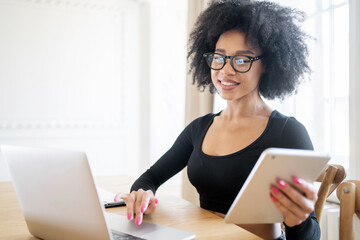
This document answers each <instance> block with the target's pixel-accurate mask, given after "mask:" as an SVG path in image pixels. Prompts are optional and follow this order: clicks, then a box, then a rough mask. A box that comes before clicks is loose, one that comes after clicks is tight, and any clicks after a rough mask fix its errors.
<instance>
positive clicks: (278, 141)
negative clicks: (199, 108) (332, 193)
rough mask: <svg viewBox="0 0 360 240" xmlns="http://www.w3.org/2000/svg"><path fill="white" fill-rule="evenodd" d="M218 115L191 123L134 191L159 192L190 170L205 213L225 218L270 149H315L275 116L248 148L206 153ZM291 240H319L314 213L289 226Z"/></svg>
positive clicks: (289, 121) (288, 121)
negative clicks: (205, 142)
mask: <svg viewBox="0 0 360 240" xmlns="http://www.w3.org/2000/svg"><path fill="white" fill-rule="evenodd" d="M219 114H220V113H218V114H212V113H211V114H207V115H205V116H203V117H200V118H198V119H196V120H194V121H193V122H192V123H190V124H189V125H188V126H187V127H186V128H185V129H184V130H183V132H182V133H181V134H180V135H179V136H178V138H177V139H176V141H175V143H174V145H173V146H172V147H171V148H170V149H169V150H168V151H167V152H166V153H165V154H164V155H163V156H162V157H161V158H160V159H159V160H158V161H157V162H156V163H155V164H154V165H153V166H151V167H150V168H149V169H148V170H147V171H146V172H145V173H144V174H142V175H141V176H140V177H139V178H138V179H137V180H136V181H135V183H134V184H133V186H132V187H131V191H133V190H138V189H140V188H142V189H143V190H151V191H153V192H154V194H155V192H156V190H157V188H158V187H159V186H160V185H161V184H163V183H164V182H165V181H167V180H168V179H169V178H171V177H172V176H174V175H175V174H177V173H178V172H179V171H181V170H182V169H183V168H184V167H185V166H188V169H187V171H188V177H189V180H190V182H191V183H192V184H193V185H194V187H195V188H196V189H197V191H198V193H199V195H200V206H201V207H202V208H205V209H208V210H211V211H216V212H220V213H224V214H226V212H227V211H228V210H229V208H230V206H231V204H232V202H233V201H234V199H235V197H236V196H237V194H238V192H239V190H240V188H241V187H242V185H243V184H244V182H245V180H246V178H247V176H248V175H249V173H250V172H251V170H252V168H253V167H254V165H255V163H256V161H257V160H258V158H259V156H260V154H261V153H262V152H263V151H264V150H265V149H267V148H270V147H278V148H293V149H308V150H312V149H313V145H312V143H311V140H310V137H309V135H308V133H307V131H306V129H305V127H304V126H303V125H302V124H301V123H300V122H298V121H297V120H296V119H295V118H293V117H287V116H285V115H282V114H281V113H279V112H278V111H276V110H275V111H273V112H272V114H271V116H270V118H269V120H268V123H267V126H266V128H265V130H264V132H263V133H262V134H261V135H260V136H259V137H258V138H257V139H256V140H255V141H254V142H253V143H251V144H250V145H249V146H247V147H245V148H243V149H241V150H240V151H238V152H235V153H232V154H229V155H225V156H210V155H207V154H206V153H204V152H203V151H202V147H201V146H202V142H203V140H204V137H205V134H206V132H207V130H208V129H209V127H210V125H211V124H212V122H213V120H214V117H215V116H217V115H219ZM286 238H287V239H320V228H319V224H318V221H317V219H316V216H315V214H314V212H313V213H311V214H310V216H309V218H308V219H306V220H305V221H304V222H302V223H301V224H300V225H298V226H295V227H287V226H286Z"/></svg>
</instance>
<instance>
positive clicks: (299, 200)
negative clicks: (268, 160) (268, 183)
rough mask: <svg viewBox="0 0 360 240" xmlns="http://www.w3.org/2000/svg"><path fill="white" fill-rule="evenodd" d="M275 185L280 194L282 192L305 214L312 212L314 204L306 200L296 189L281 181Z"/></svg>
mask: <svg viewBox="0 0 360 240" xmlns="http://www.w3.org/2000/svg"><path fill="white" fill-rule="evenodd" d="M277 184H278V186H279V189H280V190H281V192H283V193H284V194H285V195H286V196H287V197H288V198H289V199H290V200H291V201H292V202H294V203H296V204H297V205H298V206H299V207H300V208H301V209H302V210H303V211H304V212H305V213H311V212H312V211H313V210H314V205H315V202H313V200H309V199H307V198H306V197H305V196H304V195H303V194H302V193H301V192H299V190H298V189H296V188H294V187H292V186H291V185H290V184H288V183H287V182H285V181H283V180H279V181H278V182H277Z"/></svg>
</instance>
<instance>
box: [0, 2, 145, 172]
mask: <svg viewBox="0 0 360 240" xmlns="http://www.w3.org/2000/svg"><path fill="white" fill-rule="evenodd" d="M137 11H138V6H137V3H135V2H134V1H125V0H123V1H101V2H99V1H85V0H83V1H61V0H57V1H53V0H47V1H42V0H37V1H31V0H26V1H25V0H24V1H21V0H0V53H1V54H0V144H3V143H7V144H19V145H31V146H34V145H35V146H49V147H56V148H70V149H79V150H83V151H86V152H87V153H88V155H89V159H90V162H91V164H92V165H93V170H94V172H95V174H101V175H103V174H119V173H126V172H129V171H130V172H136V169H137V168H138V165H136V164H130V163H129V162H128V161H127V160H128V159H127V157H129V156H133V155H132V154H126V151H128V153H129V152H130V153H132V152H134V151H135V150H134V149H135V148H136V147H137V144H138V139H139V138H140V133H139V132H136V131H137V130H136V126H137V121H131V120H126V119H124V118H123V116H126V115H132V116H133V117H134V119H138V118H137V116H138V114H139V104H140V102H138V101H137V100H134V98H136V97H137V93H134V94H133V95H131V93H129V94H126V92H125V89H126V88H129V90H130V91H132V92H134V91H135V90H136V86H138V81H139V76H138V74H137V72H138V71H139V69H138V68H137V66H136V64H134V62H130V63H129V62H128V61H129V60H130V61H132V60H135V59H136V58H137V54H138V53H137V52H136V51H134V49H137V47H138V45H137V44H138V33H137V31H138V19H137V18H138V17H139V16H138V13H137ZM125 33H126V34H125ZM125 45H126V48H125ZM129 95H130V96H129ZM131 97H133V98H131ZM125 126H126V127H125ZM129 128H130V129H131V128H133V129H135V130H134V131H133V132H131V131H130V133H133V134H132V136H128V132H126V131H124V130H125V129H129ZM136 149H138V148H136ZM134 158H135V159H134ZM132 159H134V160H135V162H138V159H137V156H136V154H134V156H133V157H132ZM8 177H9V174H8V171H7V169H6V165H5V163H4V161H3V159H1V157H0V179H7V178H8Z"/></svg>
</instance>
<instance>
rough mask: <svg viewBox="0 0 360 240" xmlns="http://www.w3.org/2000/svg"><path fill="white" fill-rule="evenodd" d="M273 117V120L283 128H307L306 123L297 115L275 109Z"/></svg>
mask: <svg viewBox="0 0 360 240" xmlns="http://www.w3.org/2000/svg"><path fill="white" fill-rule="evenodd" d="M271 118H272V119H271V121H272V122H275V123H277V125H278V126H279V127H281V128H301V129H303V128H305V127H304V125H303V124H302V123H301V122H299V121H298V120H297V119H296V118H295V117H293V116H287V115H285V114H282V113H280V112H278V111H277V110H274V111H273V113H272V115H271Z"/></svg>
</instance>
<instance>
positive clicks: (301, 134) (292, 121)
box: [271, 110, 313, 149]
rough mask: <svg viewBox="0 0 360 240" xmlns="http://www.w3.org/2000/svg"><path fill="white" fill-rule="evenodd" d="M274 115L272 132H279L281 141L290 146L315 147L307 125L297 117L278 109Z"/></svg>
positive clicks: (299, 147)
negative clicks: (287, 114)
mask: <svg viewBox="0 0 360 240" xmlns="http://www.w3.org/2000/svg"><path fill="white" fill-rule="evenodd" d="M272 116H273V119H272V124H271V125H272V130H273V131H272V132H273V133H275V132H276V133H277V134H276V135H277V136H279V137H280V142H282V143H283V144H284V145H286V146H287V147H288V148H298V149H313V146H312V143H311V140H310V136H309V134H308V132H307V130H306V128H305V126H304V125H303V124H302V123H301V122H299V121H298V120H297V119H296V118H295V117H292V116H286V115H284V114H282V113H280V112H278V111H276V110H275V111H274V113H273V114H272Z"/></svg>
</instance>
